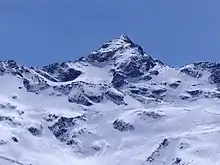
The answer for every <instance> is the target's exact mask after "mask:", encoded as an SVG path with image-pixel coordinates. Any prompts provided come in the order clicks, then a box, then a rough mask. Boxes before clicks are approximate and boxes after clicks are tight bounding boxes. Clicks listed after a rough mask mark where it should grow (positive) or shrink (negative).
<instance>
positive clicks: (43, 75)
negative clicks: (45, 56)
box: [0, 35, 220, 165]
mask: <svg viewBox="0 0 220 165" xmlns="http://www.w3.org/2000/svg"><path fill="white" fill-rule="evenodd" d="M219 86H220V64H218V63H210V62H197V63H194V64H190V65H187V66H184V67H182V68H173V67H170V66H167V65H165V64H163V62H161V61H159V60H156V59H154V58H152V57H151V56H150V55H148V54H147V53H145V51H144V50H143V49H142V48H141V47H140V46H139V45H137V44H135V43H134V42H133V41H132V40H131V39H129V38H128V37H127V36H125V35H122V36H120V37H119V38H116V39H114V40H112V41H109V42H107V43H105V44H103V45H102V46H101V47H100V48H99V49H98V50H96V51H93V52H91V53H90V54H89V55H88V56H87V57H82V58H80V59H78V60H76V61H74V62H71V61H70V62H63V63H55V64H51V65H48V66H45V67H39V68H34V67H26V66H22V65H20V64H18V63H16V62H15V61H12V60H9V61H0V130H1V131H0V165H12V164H13V165H48V164H51V165H93V164H94V165H124V164H126V165H219V164H220V147H219V146H220V141H219V139H218V138H220V112H219V105H220V99H219V98H220V90H219Z"/></svg>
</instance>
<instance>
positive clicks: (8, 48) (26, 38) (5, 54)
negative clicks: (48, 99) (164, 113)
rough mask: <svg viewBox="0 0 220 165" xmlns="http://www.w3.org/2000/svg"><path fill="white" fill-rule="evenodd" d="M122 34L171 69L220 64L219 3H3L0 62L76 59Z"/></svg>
mask: <svg viewBox="0 0 220 165" xmlns="http://www.w3.org/2000/svg"><path fill="white" fill-rule="evenodd" d="M122 33H126V34H127V35H128V36H129V37H130V38H131V39H133V41H135V42H136V43H138V44H139V45H141V46H142V47H143V48H144V50H145V51H146V52H149V53H150V54H151V55H152V56H153V57H154V58H157V59H159V60H161V61H163V62H165V63H167V64H169V65H173V66H180V65H183V64H188V63H191V62H195V61H201V60H208V61H218V62H220V0H0V59H1V60H5V59H14V60H17V61H19V62H20V63H22V64H25V65H33V66H42V65H46V64H49V63H53V62H61V61H69V60H74V59H76V58H78V57H80V56H85V55H87V54H88V53H89V52H91V51H93V50H94V49H97V48H98V47H99V46H101V45H102V44H103V43H104V42H106V41H108V40H110V39H113V38H115V37H117V36H119V35H120V34H122Z"/></svg>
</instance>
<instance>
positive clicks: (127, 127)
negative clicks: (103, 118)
mask: <svg viewBox="0 0 220 165" xmlns="http://www.w3.org/2000/svg"><path fill="white" fill-rule="evenodd" d="M113 127H114V129H116V130H118V131H120V132H126V131H132V130H134V126H133V125H131V124H129V123H126V122H125V121H123V120H119V119H117V120H115V121H114V123H113Z"/></svg>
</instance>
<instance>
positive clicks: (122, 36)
mask: <svg viewBox="0 0 220 165" xmlns="http://www.w3.org/2000/svg"><path fill="white" fill-rule="evenodd" d="M118 39H119V40H122V41H124V42H127V43H133V42H132V40H131V39H130V38H129V37H128V36H127V35H126V34H122V35H120V37H119V38H118Z"/></svg>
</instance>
